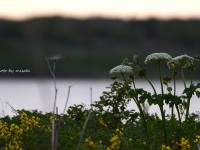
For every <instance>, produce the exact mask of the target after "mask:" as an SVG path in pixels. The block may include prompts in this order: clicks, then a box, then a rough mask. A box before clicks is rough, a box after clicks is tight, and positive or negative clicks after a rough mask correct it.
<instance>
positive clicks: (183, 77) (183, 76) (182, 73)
mask: <svg viewBox="0 0 200 150" xmlns="http://www.w3.org/2000/svg"><path fill="white" fill-rule="evenodd" d="M181 77H182V80H183V84H184V87H185V88H187V86H186V81H185V75H184V72H183V68H181Z"/></svg>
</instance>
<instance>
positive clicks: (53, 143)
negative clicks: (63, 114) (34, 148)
mask: <svg viewBox="0 0 200 150" xmlns="http://www.w3.org/2000/svg"><path fill="white" fill-rule="evenodd" d="M46 61H47V64H48V67H49V71H50V74H51V76H52V77H53V82H54V89H55V97H54V104H53V111H52V114H53V117H52V143H51V146H52V150H54V148H55V130H56V129H55V116H54V115H55V109H56V101H57V93H58V90H57V86H56V77H55V69H56V63H55V61H53V69H52V68H51V65H50V63H49V60H48V58H46Z"/></svg>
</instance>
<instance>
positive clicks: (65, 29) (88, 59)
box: [0, 0, 200, 78]
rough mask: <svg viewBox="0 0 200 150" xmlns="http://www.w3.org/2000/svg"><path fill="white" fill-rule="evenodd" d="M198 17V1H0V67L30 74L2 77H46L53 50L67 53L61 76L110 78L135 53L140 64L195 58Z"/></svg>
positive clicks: (61, 63)
mask: <svg viewBox="0 0 200 150" xmlns="http://www.w3.org/2000/svg"><path fill="white" fill-rule="evenodd" d="M199 19H200V1H198V0H190V1H186V0H174V1H171V0H169V1H164V0H152V1H147V0H140V1H137V0H123V1H122V0H117V1H116V0H109V1H106V0H73V1H72V0H58V1H54V0H50V1H49V0H41V1H35V0H18V1H16V0H1V1H0V52H1V55H0V70H2V69H6V70H8V69H12V70H16V69H22V70H24V69H30V72H28V73H23V74H20V73H14V74H11V73H2V72H1V73H0V76H1V77H8V78H10V77H12V78H13V77H21V78H25V77H31V78H45V77H49V71H48V67H47V64H46V61H45V59H44V58H45V57H48V56H52V55H57V54H61V55H63V56H65V57H66V59H64V60H62V61H59V62H58V63H57V66H56V72H57V77H60V78H108V77H109V75H108V72H109V70H110V69H111V68H112V67H114V66H116V65H118V64H120V63H121V60H122V59H123V58H124V57H127V58H129V59H132V56H133V54H134V53H137V54H138V55H139V56H140V60H141V61H142V62H143V61H144V59H145V57H146V56H147V55H148V54H151V53H153V52H166V53H169V54H171V55H172V56H173V57H175V56H177V55H180V54H188V55H191V56H194V55H195V54H196V53H199V48H200V42H199V39H200V20H199ZM146 67H149V68H150V69H149V70H151V67H154V66H146ZM153 73H154V72H152V74H153ZM198 75H200V74H199V73H198ZM153 76H154V75H153Z"/></svg>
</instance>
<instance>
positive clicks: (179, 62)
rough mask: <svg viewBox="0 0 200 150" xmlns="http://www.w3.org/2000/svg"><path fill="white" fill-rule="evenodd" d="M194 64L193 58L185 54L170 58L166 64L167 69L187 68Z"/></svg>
mask: <svg viewBox="0 0 200 150" xmlns="http://www.w3.org/2000/svg"><path fill="white" fill-rule="evenodd" d="M193 64H194V58H193V57H190V56H188V55H186V54H184V55H180V56H177V57H174V58H172V59H171V60H170V61H169V62H168V63H167V65H168V68H169V69H173V68H174V67H181V68H188V67H191V66H192V65H193Z"/></svg>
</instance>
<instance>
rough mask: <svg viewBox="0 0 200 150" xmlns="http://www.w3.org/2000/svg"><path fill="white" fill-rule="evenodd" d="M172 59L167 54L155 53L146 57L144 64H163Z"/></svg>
mask: <svg viewBox="0 0 200 150" xmlns="http://www.w3.org/2000/svg"><path fill="white" fill-rule="evenodd" d="M171 59H172V57H171V56H170V55H169V54H167V53H153V54H150V55H148V56H147V57H146V59H145V61H144V63H145V64H149V63H162V62H168V61H169V60H171Z"/></svg>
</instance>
